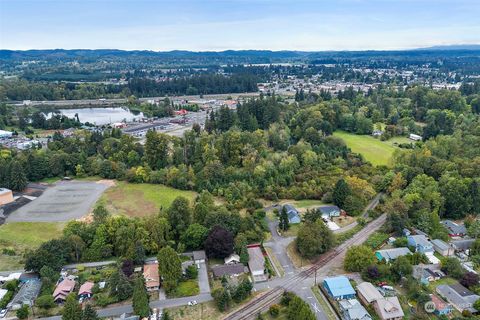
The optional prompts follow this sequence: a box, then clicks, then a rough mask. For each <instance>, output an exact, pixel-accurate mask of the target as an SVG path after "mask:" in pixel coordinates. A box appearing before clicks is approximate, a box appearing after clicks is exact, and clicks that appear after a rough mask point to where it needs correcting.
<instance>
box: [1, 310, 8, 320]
mask: <svg viewBox="0 0 480 320" xmlns="http://www.w3.org/2000/svg"><path fill="white" fill-rule="evenodd" d="M7 312H8V310H7V309H3V310H2V311H0V318H5V316H6V315H7Z"/></svg>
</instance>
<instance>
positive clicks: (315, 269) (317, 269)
mask: <svg viewBox="0 0 480 320" xmlns="http://www.w3.org/2000/svg"><path fill="white" fill-rule="evenodd" d="M317 270H318V269H317V267H315V286H316V285H317Z"/></svg>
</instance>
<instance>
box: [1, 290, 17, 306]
mask: <svg viewBox="0 0 480 320" xmlns="http://www.w3.org/2000/svg"><path fill="white" fill-rule="evenodd" d="M13 293H14V292H13V291H8V292H7V293H6V294H5V296H4V297H3V298H2V300H0V309H5V308H6V307H7V304H8V303H9V302H10V300H12V298H13Z"/></svg>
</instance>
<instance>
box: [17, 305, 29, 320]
mask: <svg viewBox="0 0 480 320" xmlns="http://www.w3.org/2000/svg"><path fill="white" fill-rule="evenodd" d="M29 313H30V310H29V309H28V306H27V305H26V304H23V305H22V307H21V308H20V309H18V310H17V318H18V319H26V318H28V314H29Z"/></svg>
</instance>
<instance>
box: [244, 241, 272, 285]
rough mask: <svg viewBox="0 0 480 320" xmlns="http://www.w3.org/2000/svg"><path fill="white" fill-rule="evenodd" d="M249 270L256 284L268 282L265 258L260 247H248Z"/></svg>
mask: <svg viewBox="0 0 480 320" xmlns="http://www.w3.org/2000/svg"><path fill="white" fill-rule="evenodd" d="M247 251H248V256H249V258H248V268H249V269H250V273H251V274H252V277H253V280H254V281H255V282H262V281H267V280H268V276H267V275H266V274H265V257H264V256H263V252H262V249H261V248H260V246H254V247H248V248H247Z"/></svg>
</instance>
